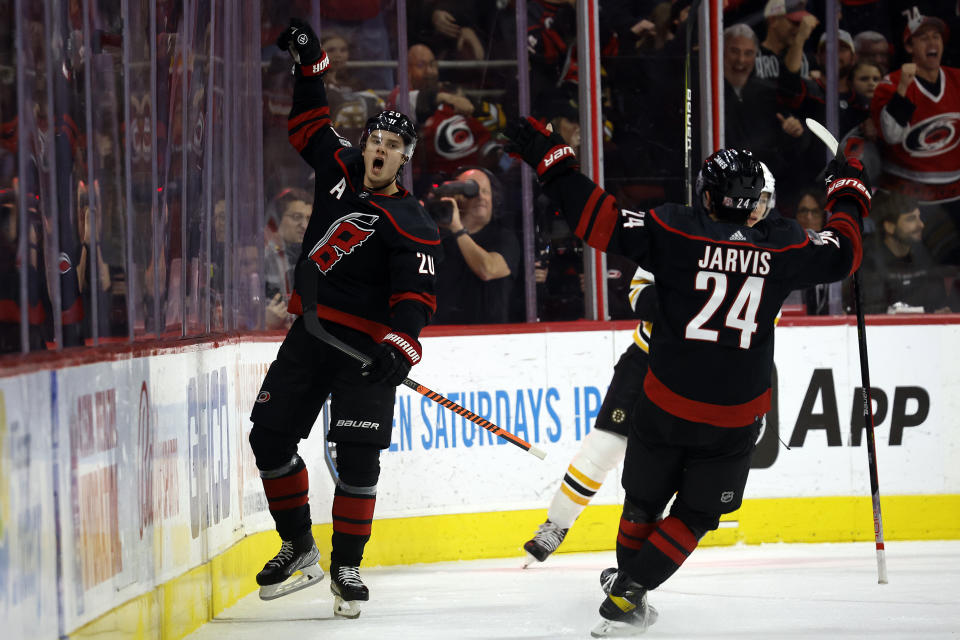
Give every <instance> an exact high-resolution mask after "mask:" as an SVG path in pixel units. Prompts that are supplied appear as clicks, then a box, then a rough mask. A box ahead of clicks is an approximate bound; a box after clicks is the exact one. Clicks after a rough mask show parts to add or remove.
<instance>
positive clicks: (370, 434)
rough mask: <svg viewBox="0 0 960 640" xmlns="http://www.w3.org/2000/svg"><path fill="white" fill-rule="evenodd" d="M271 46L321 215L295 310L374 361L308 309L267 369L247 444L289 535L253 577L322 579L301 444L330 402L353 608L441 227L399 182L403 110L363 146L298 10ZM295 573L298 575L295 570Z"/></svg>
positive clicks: (347, 595)
mask: <svg viewBox="0 0 960 640" xmlns="http://www.w3.org/2000/svg"><path fill="white" fill-rule="evenodd" d="M277 45H278V46H279V47H280V48H281V49H283V50H287V51H289V52H290V54H291V56H292V57H293V59H294V60H295V62H296V63H297V64H296V66H295V68H294V75H295V83H294V90H293V107H292V109H291V111H290V118H289V122H288V129H289V136H290V142H291V144H292V145H293V146H294V147H295V148H296V149H297V151H299V152H300V154H301V155H302V156H303V158H304V160H306V161H307V162H308V163H309V164H310V166H311V167H313V169H314V170H315V173H316V192H315V195H314V204H313V214H312V215H311V217H310V223H309V225H308V226H307V230H306V233H305V235H304V239H303V252H302V253H301V256H300V263H299V265H298V267H297V276H296V284H295V291H294V293H293V295H292V296H291V300H290V304H289V307H288V310H289V311H290V313H293V314H297V315H302V314H303V310H304V308H305V307H306V308H313V307H314V306H315V307H316V314H317V316H318V317H319V319H320V321H321V322H322V323H323V326H324V328H325V329H326V331H327V332H328V333H329V334H331V335H333V336H335V337H336V338H339V339H340V340H341V341H343V342H345V343H347V344H348V345H351V346H353V347H354V348H355V349H359V350H361V351H364V352H366V353H367V354H369V355H370V356H371V358H372V363H371V364H370V365H369V366H365V367H363V368H361V367H360V365H358V364H357V363H356V362H355V361H354V360H352V359H350V358H348V357H347V356H345V355H343V354H342V353H341V352H339V351H337V350H335V349H334V348H332V347H330V346H328V345H327V344H326V343H324V342H321V341H320V340H318V339H317V338H315V337H314V336H312V335H310V334H309V333H308V332H307V330H306V328H305V326H304V325H305V323H304V319H303V317H298V318H297V319H296V321H295V322H294V323H293V326H292V327H291V328H290V331H289V332H288V333H287V336H286V338H285V339H284V341H283V344H282V345H281V346H280V351H279V353H278V354H277V359H276V360H275V361H274V362H273V364H271V365H270V369H269V370H268V371H267V375H266V378H265V379H264V381H263V385H262V387H261V388H260V393H259V395H258V396H257V399H256V403H255V404H254V408H253V412H252V413H251V416H250V419H251V421H252V422H253V428H252V430H251V432H250V446H251V448H252V450H253V453H254V455H255V457H256V462H257V468H258V469H259V470H260V476H261V478H262V479H263V488H264V493H265V494H266V497H267V501H268V503H269V508H270V514H271V515H272V516H273V519H274V521H275V522H276V527H277V532H278V533H279V534H280V539H281V541H282V544H281V547H280V551H279V553H277V555H276V556H275V557H274V558H273V559H272V560H270V561H269V562H267V563H266V565H265V566H264V568H263V571H261V572H260V573H259V574H257V583H258V584H259V585H260V597H261V598H263V599H264V600H269V599H273V598H277V597H280V596H283V595H286V594H288V593H291V592H293V591H296V590H298V589H302V588H304V587H307V586H310V585H312V584H316V583H317V582H318V581H319V580H320V579H322V578H323V571H322V570H321V569H320V567H319V565H318V560H319V555H320V554H319V552H318V550H317V547H316V544H315V543H314V540H313V534H312V533H311V530H310V526H311V520H310V507H309V504H308V502H307V494H308V489H309V485H308V480H307V468H306V465H305V464H304V462H303V460H302V459H301V458H300V457H299V456H298V455H297V444H298V442H299V441H300V439H301V438H305V437H307V435H308V434H309V433H310V430H311V429H312V427H313V425H314V422H315V420H316V418H317V416H318V414H319V412H320V410H321V408H322V406H323V403H324V402H325V401H326V399H327V397H330V398H331V399H332V402H331V420H330V430H329V433H328V436H327V437H328V439H329V440H330V441H332V442H335V443H336V444H337V456H336V465H337V474H338V480H337V486H336V489H335V492H334V497H333V540H332V552H331V555H330V574H331V580H330V589H331V591H332V592H333V594H334V596H335V601H334V613H335V614H336V615H338V616H344V617H349V618H355V617H356V616H358V615H359V614H360V605H359V603H360V602H361V601H365V600H368V599H369V592H368V590H367V587H366V586H365V585H364V584H363V582H362V580H361V579H360V573H359V566H360V562H361V560H362V558H363V550H364V546H365V545H366V543H367V541H368V540H369V538H370V532H371V526H372V521H373V512H374V504H375V503H376V497H377V481H378V478H379V476H380V462H379V457H380V451H381V450H382V449H384V448H386V447H388V446H389V445H390V432H391V426H392V421H393V406H394V396H395V394H396V386H397V385H398V384H400V382H401V381H402V380H403V379H404V378H405V377H406V376H407V374H408V373H409V371H410V368H411V367H412V366H413V365H414V364H416V363H417V362H418V361H419V360H420V354H421V349H420V343H419V342H418V341H417V338H418V336H419V334H420V330H421V329H422V328H423V327H424V326H425V325H426V324H427V322H428V320H429V318H430V316H431V315H432V314H433V313H434V312H435V311H436V298H435V294H434V271H435V267H434V265H435V259H436V254H437V249H438V247H439V244H440V239H439V232H438V230H437V226H436V224H435V223H434V222H433V220H432V219H431V218H430V217H429V215H427V213H426V212H425V211H424V210H423V209H422V207H421V206H420V205H419V203H418V202H417V200H416V199H414V198H413V196H411V195H410V194H409V193H408V192H407V191H406V190H405V189H403V188H402V187H401V186H400V185H399V184H398V176H399V173H400V171H401V169H402V168H403V166H404V165H405V164H406V163H407V162H409V161H410V159H411V157H412V156H413V151H414V146H415V145H416V141H417V133H416V130H415V129H414V126H413V124H412V123H411V122H410V120H409V119H408V118H407V117H406V116H404V115H403V114H402V113H398V112H396V111H384V112H382V113H380V114H379V115H377V116H375V117H373V118H371V119H370V120H368V121H367V123H366V126H365V128H364V132H363V134H362V137H361V141H360V149H356V148H353V147H351V146H350V143H349V142H347V141H346V140H344V139H342V138H340V137H339V135H338V134H337V133H336V131H334V130H333V128H332V127H331V126H330V117H329V108H328V106H327V98H326V93H325V91H324V85H323V80H322V76H323V73H324V71H325V70H326V69H327V67H328V66H329V60H328V58H327V56H326V54H325V53H324V52H323V49H321V47H320V42H319V40H318V39H317V36H316V34H315V33H314V32H313V30H312V29H311V28H310V26H309V25H307V24H306V23H305V22H303V21H301V20H297V19H293V20H291V22H290V27H289V28H288V29H286V31H284V32H283V34H281V36H280V38H279V39H278V41H277ZM297 572H300V574H299V575H297Z"/></svg>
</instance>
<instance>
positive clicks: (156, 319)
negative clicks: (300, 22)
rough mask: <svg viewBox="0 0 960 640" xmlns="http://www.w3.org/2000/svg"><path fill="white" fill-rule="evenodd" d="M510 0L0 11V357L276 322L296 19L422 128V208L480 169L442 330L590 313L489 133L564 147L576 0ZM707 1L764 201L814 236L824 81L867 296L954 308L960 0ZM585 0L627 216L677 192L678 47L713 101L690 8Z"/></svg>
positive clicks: (889, 306) (827, 307) (355, 82)
mask: <svg viewBox="0 0 960 640" xmlns="http://www.w3.org/2000/svg"><path fill="white" fill-rule="evenodd" d="M517 1H519V0H457V1H453V0H322V1H321V0H284V1H280V0H230V1H228V0H182V1H179V2H176V1H173V0H122V1H119V2H118V1H117V0H112V1H110V2H107V1H106V0H35V1H30V2H28V1H27V0H16V1H14V0H0V244H2V246H0V352H2V353H16V352H27V351H40V350H45V349H54V348H58V347H70V346H76V345H83V344H87V345H99V344H103V343H109V342H122V343H126V342H131V341H137V340H146V339H157V338H168V337H169V338H183V337H192V336H205V335H208V334H212V333H217V332H229V331H251V330H254V331H259V330H283V329H285V328H286V327H287V326H289V323H290V322H291V321H292V317H291V316H289V315H288V314H287V313H286V299H287V298H288V297H289V295H290V292H291V286H292V271H293V266H294V264H295V261H296V258H297V256H298V255H299V252H300V241H301V239H302V237H303V233H304V230H305V228H306V225H307V223H308V222H309V218H310V214H311V206H312V201H313V197H312V194H313V176H312V173H311V170H310V168H309V166H308V165H307V164H306V163H305V162H303V161H302V160H301V159H300V158H299V156H298V155H297V153H296V151H295V150H294V149H293V147H292V146H290V144H289V142H288V140H287V134H286V129H287V124H286V120H287V113H288V112H289V110H290V106H291V93H292V85H293V79H292V76H291V63H290V60H289V56H288V55H287V54H286V53H285V52H281V51H279V50H278V49H277V47H276V46H275V44H274V41H275V39H276V37H277V35H279V33H280V32H281V31H282V30H283V29H284V27H285V26H286V25H287V22H288V20H289V18H290V16H293V15H297V16H301V17H304V18H305V19H307V20H308V21H310V22H311V23H312V24H313V25H314V27H315V28H316V30H317V32H318V34H320V37H321V39H322V42H323V46H324V48H325V49H326V51H327V53H328V55H329V56H330V60H331V67H330V70H329V72H328V73H327V74H326V76H325V80H326V86H327V90H328V96H329V99H330V111H331V118H332V119H333V121H334V126H335V128H336V129H337V131H338V132H339V133H340V134H341V135H342V136H344V137H346V138H348V139H350V140H353V141H354V142H356V141H357V139H358V138H359V134H360V132H361V129H362V126H363V124H364V122H365V121H366V119H367V118H368V117H370V116H371V115H373V114H375V113H377V112H378V111H380V110H382V109H384V108H387V107H392V108H398V109H400V110H402V111H404V112H406V113H408V114H409V115H410V116H411V117H413V118H414V119H415V121H416V124H417V127H418V131H419V134H420V140H419V143H418V146H417V150H416V154H415V156H414V158H413V162H412V168H411V170H409V171H406V172H405V175H404V178H403V179H404V181H405V182H406V184H407V186H408V187H410V188H412V189H413V192H414V193H415V194H416V195H417V196H418V197H419V198H421V199H423V200H424V201H425V202H428V203H429V201H430V200H431V198H432V197H433V196H434V194H435V193H436V192H437V191H438V190H439V189H442V188H443V187H444V185H445V183H450V182H458V183H462V182H463V181H466V180H472V181H473V182H475V183H476V184H477V188H476V189H475V190H474V191H471V190H469V189H467V190H465V191H466V193H460V194H459V195H457V196H456V197H457V198H458V199H459V202H460V211H461V217H462V224H463V226H464V227H465V228H467V229H468V230H469V231H470V233H471V236H472V237H473V238H474V239H475V240H476V242H477V244H478V245H480V246H481V247H482V248H483V249H484V250H485V251H487V252H489V253H490V254H498V255H499V256H500V257H501V258H502V260H499V259H498V260H497V261H496V262H495V268H490V269H486V270H477V269H476V268H475V267H471V266H470V264H469V263H468V262H466V261H465V260H464V259H463V257H462V256H460V255H459V249H458V246H457V244H456V242H455V240H447V239H445V240H444V253H445V258H444V261H443V262H442V263H440V264H439V265H437V270H438V279H439V291H438V302H439V310H438V314H437V317H436V319H435V320H436V322H437V323H446V324H474V323H512V322H529V321H564V320H577V319H580V318H583V317H585V310H584V307H585V305H584V297H585V290H587V289H588V288H589V287H591V286H593V283H592V282H589V281H587V279H585V278H584V275H583V273H584V266H583V265H584V260H583V248H582V246H581V244H580V243H579V241H577V240H576V239H575V238H574V237H572V235H571V233H570V230H569V229H568V228H567V226H566V223H565V222H564V221H563V219H562V217H561V216H560V215H558V213H557V212H556V211H555V210H554V208H553V207H552V206H551V203H550V202H549V200H548V199H547V198H546V197H544V196H543V195H542V194H541V193H540V191H539V188H538V186H537V185H536V184H535V180H534V179H532V178H531V176H530V173H529V172H526V171H521V167H520V165H519V163H518V161H516V160H515V159H514V158H511V157H510V156H509V155H507V154H505V153H504V152H503V139H502V137H501V135H500V133H501V131H502V129H503V128H504V126H505V125H506V123H507V121H508V120H509V119H510V118H513V117H516V116H517V115H527V114H526V113H523V114H520V109H521V105H529V111H530V113H531V114H532V115H533V116H534V117H537V118H539V119H541V120H542V121H544V122H550V123H552V124H553V127H554V130H555V131H558V132H559V133H560V135H562V136H563V137H564V139H565V140H566V141H567V142H568V143H569V144H570V145H572V146H573V147H574V148H575V149H578V150H579V148H580V145H581V131H580V109H579V105H578V102H579V95H580V91H579V89H580V87H579V83H580V74H579V72H578V69H579V67H578V43H577V7H576V0H552V1H548V0H528V1H527V2H525V3H523V2H522V3H521V5H520V6H519V7H518V6H517V5H516V2H517ZM723 6H724V8H723V26H724V32H723V36H722V50H723V76H724V77H723V87H724V93H723V105H724V106H723V115H722V122H723V125H724V136H725V144H726V146H736V147H745V148H749V149H751V150H752V151H753V152H754V153H755V154H756V155H757V156H758V157H759V159H760V160H762V161H764V162H765V163H766V164H767V165H768V167H769V168H770V169H771V170H772V172H773V174H774V176H775V178H776V201H775V211H774V213H773V214H772V215H781V216H785V217H789V218H795V219H796V220H797V221H798V222H799V223H800V224H801V225H802V226H804V227H807V228H810V229H814V230H819V229H820V228H821V227H822V225H823V223H824V221H825V217H826V213H825V212H824V210H823V187H822V177H821V176H820V175H819V174H820V173H821V171H822V169H823V167H824V164H825V160H826V154H825V151H824V147H823V145H822V143H820V142H819V141H818V140H817V139H816V138H815V137H814V136H813V135H812V134H811V133H810V132H809V131H808V130H807V128H806V126H805V125H804V118H805V117H813V118H815V119H818V120H820V121H824V119H825V117H826V112H827V109H826V107H827V99H828V95H833V92H836V95H837V96H838V101H839V134H840V135H839V136H838V137H839V138H842V141H841V145H842V146H843V148H844V149H845V150H846V152H847V154H848V155H855V156H857V157H860V158H861V160H862V161H863V163H864V165H865V166H866V167H867V170H868V174H869V177H870V180H871V182H872V184H873V186H874V187H875V188H876V189H877V193H876V195H875V198H874V206H873V215H872V217H871V219H869V220H868V221H867V222H866V228H865V231H866V233H867V238H866V240H865V253H866V257H865V261H864V267H863V269H864V272H863V273H864V295H865V310H866V312H868V313H921V312H926V313H935V312H947V311H951V310H954V311H956V310H958V308H960V304H958V285H960V281H958V280H957V279H956V278H955V275H956V271H957V267H958V265H960V235H958V232H957V228H958V226H957V225H958V224H960V70H957V68H956V67H957V66H958V65H960V47H958V39H960V16H958V12H960V3H957V2H952V1H951V2H944V1H939V2H932V1H931V2H913V1H896V0H875V1H870V0H835V1H834V2H830V3H827V2H825V0H810V1H809V2H803V1H800V0H792V1H791V0H755V1H750V0H741V1H738V0H727V1H726V2H724V3H723ZM828 7H836V9H837V13H838V16H837V17H838V18H839V31H838V36H837V39H836V41H835V42H828V41H827V38H826V29H825V26H824V24H825V19H826V12H827V10H828ZM599 9H600V11H599V20H600V44H601V47H602V49H601V52H600V56H601V57H600V61H601V65H602V76H601V77H602V80H601V86H600V90H601V94H602V122H603V148H602V150H598V151H601V152H602V157H603V180H604V183H605V186H606V189H607V190H608V191H610V192H611V193H613V194H614V195H615V196H616V197H617V199H618V202H619V204H620V206H621V207H625V208H629V209H639V208H649V207H654V206H656V205H657V204H658V203H661V202H664V201H674V202H685V200H686V198H687V195H686V192H687V190H686V177H685V176H686V174H685V171H684V153H683V152H684V140H685V137H684V113H683V95H684V89H685V87H684V63H685V60H686V56H687V55H689V56H690V61H691V64H690V68H691V71H692V75H693V78H692V81H691V86H692V87H693V90H694V97H693V112H694V118H693V120H692V121H693V123H694V125H696V124H697V123H698V122H699V113H700V109H701V106H700V104H699V102H698V96H697V93H698V92H697V87H698V86H699V78H698V75H699V68H700V66H699V58H700V55H701V50H700V47H699V45H698V42H697V33H698V29H696V28H694V29H693V30H692V33H693V40H692V43H691V45H690V47H689V48H688V47H687V40H686V37H685V33H686V26H687V22H688V21H689V20H691V19H692V17H691V12H690V2H688V1H685V0H677V1H674V2H670V1H663V2H656V1H652V0H634V1H630V0H600V1H599ZM693 17H696V13H694V14H693ZM834 49H835V51H836V54H835V56H834V55H833V54H832V53H831V56H830V59H831V60H833V59H835V60H836V67H835V68H836V73H835V74H833V73H828V71H829V69H828V66H827V63H828V55H827V53H828V51H831V52H832V51H833V50H834ZM518 54H519V56H521V57H522V58H521V59H518ZM521 63H522V64H521ZM831 64H832V63H831ZM524 70H525V71H526V72H524ZM834 75H835V77H836V78H837V79H836V82H835V83H832V82H831V83H828V78H832V77H834ZM699 139H700V137H699V134H698V133H697V131H696V130H695V131H694V135H693V138H692V140H693V150H692V156H693V164H694V166H697V165H699V161H700V159H701V158H702V157H703V155H704V151H710V150H702V149H700V148H699V147H700V145H699ZM525 184H526V187H525V186H524V185H525ZM446 186H447V188H451V187H450V185H449V184H447V185H446ZM455 187H456V185H454V187H453V189H454V191H456V190H457V189H456V188H455ZM460 191H461V192H462V191H464V189H460ZM474 193H475V195H474ZM524 193H526V194H531V193H532V197H524ZM431 211H435V213H436V217H437V219H438V224H439V225H440V227H441V230H442V231H443V233H442V235H443V236H444V237H445V238H446V237H447V233H446V231H445V229H446V226H447V225H448V224H449V220H448V219H445V218H444V216H443V212H442V211H440V210H439V209H438V208H431ZM525 221H526V224H525ZM492 264H493V263H492ZM634 269H635V265H633V264H631V263H630V262H629V261H626V260H619V259H617V258H616V257H609V258H608V263H607V271H608V272H607V274H606V275H607V286H608V292H609V293H608V298H607V300H608V310H609V315H610V317H611V318H614V319H623V318H629V317H631V310H630V308H629V304H628V301H627V291H628V288H629V282H630V279H631V276H632V275H633V272H634ZM785 311H787V312H790V313H798V314H813V315H822V314H831V313H832V314H842V313H850V312H852V301H851V292H850V291H849V290H848V288H847V287H845V286H842V285H837V286H834V287H820V288H814V289H812V290H809V291H798V292H795V295H793V296H791V298H790V299H789V300H788V305H787V308H785Z"/></svg>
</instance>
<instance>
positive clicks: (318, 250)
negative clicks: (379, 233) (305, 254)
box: [310, 213, 377, 273]
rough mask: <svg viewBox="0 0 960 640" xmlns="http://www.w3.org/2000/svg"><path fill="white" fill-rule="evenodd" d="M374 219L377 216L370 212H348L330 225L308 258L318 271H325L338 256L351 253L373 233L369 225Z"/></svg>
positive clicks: (375, 219) (335, 261) (336, 260)
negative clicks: (314, 263)
mask: <svg viewBox="0 0 960 640" xmlns="http://www.w3.org/2000/svg"><path fill="white" fill-rule="evenodd" d="M376 221H377V216H376V215H374V214H372V213H348V214H347V215H345V216H343V217H342V218H340V219H339V220H336V221H335V222H334V223H333V224H331V225H330V228H329V229H327V232H326V233H325V234H324V235H323V238H321V240H320V242H318V243H317V244H315V245H314V246H313V249H312V250H311V251H310V259H311V260H313V261H314V262H316V263H317V265H318V266H319V267H320V271H323V272H324V273H327V272H328V271H330V269H331V268H332V267H333V265H335V264H337V262H339V260H340V258H342V257H343V256H345V255H347V254H349V253H352V252H353V250H354V249H356V248H357V247H359V246H360V245H361V244H363V243H364V242H365V241H366V240H367V238H369V237H370V236H372V235H373V229H372V228H370V227H373V225H374V223H376Z"/></svg>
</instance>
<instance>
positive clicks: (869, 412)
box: [806, 118, 887, 584]
mask: <svg viewBox="0 0 960 640" xmlns="http://www.w3.org/2000/svg"><path fill="white" fill-rule="evenodd" d="M806 123H807V128H809V129H810V131H811V132H813V134H814V135H815V136H817V137H818V138H820V140H822V141H823V144H825V145H827V148H828V149H830V152H831V153H833V154H834V156H836V157H841V154H843V150H842V149H840V148H839V146H840V145H839V143H838V142H837V139H836V138H834V137H833V134H831V133H830V132H829V131H828V130H827V129H826V127H824V126H823V125H822V124H820V123H819V122H817V121H816V120H814V119H812V118H807V119H806ZM853 297H854V303H855V305H856V310H857V339H858V343H859V348H860V377H861V384H862V385H863V387H862V395H863V424H864V426H866V431H867V462H868V463H869V465H870V495H871V497H872V499H873V536H874V539H875V540H876V544H877V575H878V580H877V582H879V583H880V584H887V558H886V555H885V550H884V545H883V517H882V516H881V515H880V480H879V476H878V473H877V443H876V439H875V438H874V434H873V398H872V397H871V396H870V365H869V364H868V362H867V324H866V321H865V320H864V317H863V290H862V289H861V287H860V270H859V269H857V270H856V271H855V272H854V273H853Z"/></svg>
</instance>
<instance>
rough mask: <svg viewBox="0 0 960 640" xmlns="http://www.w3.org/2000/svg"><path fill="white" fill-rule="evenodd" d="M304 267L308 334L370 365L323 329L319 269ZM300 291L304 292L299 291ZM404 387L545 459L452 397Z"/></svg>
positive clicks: (405, 382) (301, 271)
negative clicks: (318, 293) (320, 310)
mask: <svg viewBox="0 0 960 640" xmlns="http://www.w3.org/2000/svg"><path fill="white" fill-rule="evenodd" d="M300 265H303V266H302V267H301V266H299V265H298V267H297V272H298V275H299V276H300V277H298V278H297V280H298V283H299V284H302V285H303V286H302V291H301V300H302V302H303V323H304V326H305V327H306V329H307V333H309V334H310V335H312V336H313V337H315V338H317V339H318V340H321V341H323V342H325V343H327V344H328V345H330V346H331V347H333V348H334V349H337V350H338V351H340V352H341V353H344V354H346V355H348V356H350V357H351V358H353V359H354V360H357V361H358V362H360V363H362V364H364V365H368V364H370V363H371V362H372V359H371V358H370V356H368V355H367V354H365V353H363V352H362V351H360V350H358V349H355V348H353V347H351V346H350V345H348V344H347V343H345V342H343V341H342V340H340V339H339V338H337V337H336V336H334V335H332V334H331V333H330V332H329V331H327V330H326V329H324V328H323V325H322V324H321V323H320V319H319V318H318V317H317V301H316V293H315V292H316V290H317V287H316V278H317V274H316V267H314V266H313V265H311V264H310V263H309V262H308V261H303V262H301V263H300ZM298 290H300V289H298ZM402 384H403V385H404V386H406V387H409V388H410V389H413V390H414V391H416V392H417V393H419V394H420V395H422V396H426V397H427V398H429V399H430V400H433V401H434V402H436V403H437V404H439V405H442V406H444V407H446V408H447V409H450V411H453V412H454V413H456V414H457V415H459V416H463V417H464V418H466V419H467V420H469V421H470V422H473V423H474V424H477V425H479V426H481V427H483V428H484V429H486V430H487V431H489V432H490V433H492V434H493V435H495V436H497V437H498V438H502V439H503V440H506V441H507V442H509V443H511V444H515V445H516V446H518V447H520V448H521V449H523V450H524V451H527V452H528V453H530V454H532V455H535V456H536V457H538V458H540V459H541V460H543V459H544V458H545V457H546V456H547V454H546V452H545V451H543V450H542V449H540V448H538V447H535V446H533V445H532V444H530V443H529V442H527V441H526V440H524V439H523V438H520V437H517V436H515V435H513V434H512V433H510V432H509V431H507V430H505V429H502V428H501V427H498V426H497V425H495V424H494V423H492V422H490V421H489V420H487V419H486V418H483V417H481V416H478V415H477V414H475V413H474V412H472V411H470V410H469V409H467V408H465V407H461V406H460V405H459V404H457V403H456V402H454V401H452V400H450V399H449V398H446V397H444V396H443V395H441V394H439V393H437V392H436V391H433V390H431V389H429V388H427V387H425V386H423V385H422V384H420V383H419V382H416V381H415V380H411V379H410V378H404V379H403V382H402Z"/></svg>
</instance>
